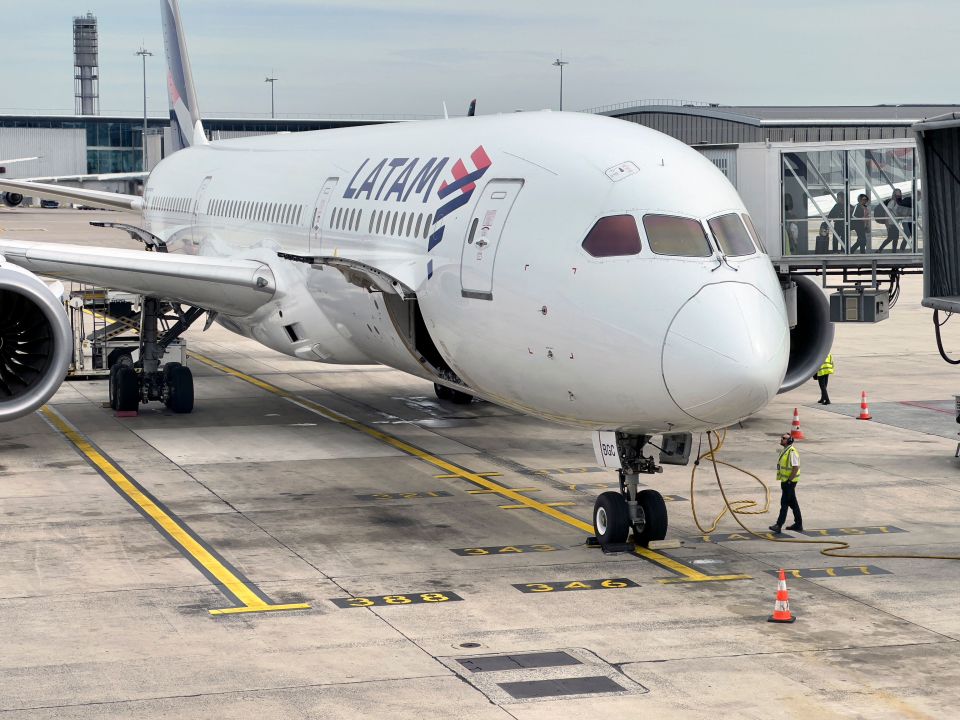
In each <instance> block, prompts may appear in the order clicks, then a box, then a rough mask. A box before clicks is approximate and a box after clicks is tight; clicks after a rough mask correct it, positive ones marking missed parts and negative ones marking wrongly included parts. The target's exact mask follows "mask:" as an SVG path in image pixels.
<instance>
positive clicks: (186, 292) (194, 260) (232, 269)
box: [0, 239, 276, 316]
mask: <svg viewBox="0 0 960 720" xmlns="http://www.w3.org/2000/svg"><path fill="white" fill-rule="evenodd" d="M0 255H2V256H4V257H5V258H6V259H7V260H8V261H9V262H11V263H13V264H14V265H18V266H20V267H22V268H24V269H26V270H30V271H31V272H34V273H37V274H38V275H45V276H47V277H53V278H58V279H60V280H72V281H74V282H82V283H89V284H91V285H96V286H97V287H105V288H109V289H111V290H123V291H125V292H132V293H137V294H139V295H149V296H151V297H159V298H163V299H165V300H172V301H179V302H183V303H187V304H190V305H196V306H197V307H201V308H204V309H206V310H213V311H216V312H220V313H223V314H224V315H232V316H243V315H249V314H250V313H252V312H254V311H255V310H257V309H259V308H260V307H262V306H263V305H264V304H266V303H267V302H269V301H270V300H271V298H272V297H273V294H274V292H275V291H276V281H275V279H274V276H273V272H272V271H271V270H270V268H269V266H267V265H266V264H264V263H262V262H259V261H257V260H244V259H237V258H212V257H197V256H194V255H173V254H166V253H156V252H146V251H143V250H120V249H117V248H105V247H89V246H84V245H67V244H59V243H33V242H25V241H20V240H4V239H0Z"/></svg>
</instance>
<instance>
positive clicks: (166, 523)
mask: <svg viewBox="0 0 960 720" xmlns="http://www.w3.org/2000/svg"><path fill="white" fill-rule="evenodd" d="M40 412H41V413H42V414H43V416H44V417H45V418H46V419H47V421H48V422H49V423H50V424H51V425H53V427H55V428H56V429H57V430H58V431H59V432H60V433H61V434H62V435H63V436H64V437H66V438H67V440H69V441H70V442H71V443H72V444H73V446H74V447H75V448H76V449H77V450H79V451H80V453H81V454H82V455H83V456H84V457H85V458H86V459H87V461H88V462H89V463H90V464H91V465H92V466H93V467H94V468H96V469H97V470H98V471H99V472H100V473H101V474H102V475H103V476H104V477H105V478H107V480H109V481H110V483H112V484H113V486H114V487H115V488H117V490H119V491H120V492H121V493H122V494H123V495H124V497H126V498H127V499H128V500H129V501H130V502H132V503H133V504H134V505H136V507H138V508H139V509H140V510H141V511H142V512H143V513H144V514H145V515H146V516H147V517H148V518H149V519H150V520H152V521H153V522H154V523H155V524H156V526H157V527H158V528H160V530H161V531H162V532H163V534H164V535H165V536H166V537H167V538H168V539H169V540H170V541H171V542H172V543H173V544H174V545H175V546H177V547H178V549H179V550H181V551H182V552H183V553H185V554H186V555H188V556H189V557H190V558H192V559H193V560H194V561H195V563H196V564H198V565H199V566H200V567H201V568H202V569H203V571H205V573H204V574H206V575H207V576H208V577H210V578H212V579H214V580H215V581H216V582H217V583H219V585H220V586H222V587H223V588H224V589H225V590H226V591H227V592H229V594H230V595H232V596H233V597H234V598H236V599H237V600H238V601H239V602H240V603H241V607H239V608H226V609H222V610H211V611H210V614H211V615H225V614H228V613H231V612H270V611H275V610H307V609H309V608H310V605H308V604H306V603H298V604H293V605H276V604H273V603H270V602H267V601H265V600H264V599H263V598H262V597H261V596H260V594H258V593H257V592H256V591H254V590H253V589H252V588H251V587H250V586H249V585H248V584H247V583H246V582H244V581H243V580H241V579H240V578H239V577H237V575H236V574H235V573H233V572H232V571H231V570H230V569H229V568H227V567H226V566H225V565H224V564H223V563H222V562H221V561H220V560H219V559H218V558H217V557H216V556H215V555H214V554H213V553H211V552H210V551H209V550H208V549H207V548H206V547H204V545H203V544H202V543H201V542H200V541H198V540H197V539H196V538H195V537H194V536H193V535H192V534H191V533H190V532H188V531H187V529H186V528H185V527H183V526H182V525H181V524H180V523H178V522H177V521H176V520H174V518H172V517H171V516H170V515H169V514H168V513H167V512H166V511H165V510H164V509H163V508H162V507H160V505H159V504H158V501H156V500H155V499H154V498H152V497H150V496H149V494H148V493H146V492H145V491H144V490H142V489H141V488H140V487H138V485H137V484H136V483H134V482H133V481H132V480H131V479H130V478H129V477H127V475H126V474H125V473H123V472H122V471H121V470H120V469H118V468H117V466H116V465H114V464H113V463H112V462H111V461H110V460H109V459H108V458H107V457H106V456H105V455H104V454H103V453H101V452H100V450H99V449H98V448H97V447H96V446H94V445H93V443H91V442H90V441H89V440H88V439H87V438H86V437H85V436H83V435H82V434H81V433H80V432H79V431H78V430H77V429H76V428H74V427H73V426H72V425H70V424H69V423H68V422H67V420H66V419H65V418H64V417H63V416H62V415H60V413H58V412H57V411H56V410H53V409H52V408H51V407H49V406H44V407H43V408H41V409H40Z"/></svg>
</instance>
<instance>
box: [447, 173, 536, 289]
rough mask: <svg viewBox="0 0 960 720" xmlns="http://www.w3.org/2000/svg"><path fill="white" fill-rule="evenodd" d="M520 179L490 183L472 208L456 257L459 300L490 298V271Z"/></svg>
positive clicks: (520, 184)
mask: <svg viewBox="0 0 960 720" xmlns="http://www.w3.org/2000/svg"><path fill="white" fill-rule="evenodd" d="M522 187H523V180H491V181H490V182H489V183H487V185H486V187H485V188H484V189H483V193H482V194H481V195H480V199H479V200H477V204H476V205H475V206H474V208H473V214H472V215H471V217H470V222H469V223H468V224H467V235H466V237H465V238H464V239H463V254H462V255H461V258H460V286H461V288H462V295H463V297H469V298H476V299H478V300H492V299H493V268H494V263H495V261H496V259H497V249H498V248H499V247H500V238H501V236H502V235H503V228H504V226H505V225H506V222H507V217H508V216H509V215H510V209H511V208H512V207H513V203H514V202H515V201H516V199H517V195H518V194H519V193H520V188H522Z"/></svg>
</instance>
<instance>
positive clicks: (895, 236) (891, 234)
mask: <svg viewBox="0 0 960 720" xmlns="http://www.w3.org/2000/svg"><path fill="white" fill-rule="evenodd" d="M899 239H900V228H898V227H897V224H896V223H895V222H894V221H893V220H887V239H886V240H884V241H883V242H882V243H880V247H879V248H878V249H877V252H878V253H881V252H883V249H884V248H885V247H886V246H887V244H888V243H893V247H891V248H890V252H896V251H897V240H899Z"/></svg>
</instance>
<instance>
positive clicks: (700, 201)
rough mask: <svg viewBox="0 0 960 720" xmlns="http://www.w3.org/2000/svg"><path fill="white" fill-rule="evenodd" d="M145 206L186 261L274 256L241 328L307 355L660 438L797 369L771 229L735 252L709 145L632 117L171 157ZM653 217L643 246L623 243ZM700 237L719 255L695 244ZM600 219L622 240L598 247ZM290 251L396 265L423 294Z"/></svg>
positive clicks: (266, 141) (445, 125)
mask: <svg viewBox="0 0 960 720" xmlns="http://www.w3.org/2000/svg"><path fill="white" fill-rule="evenodd" d="M144 202H145V210H144V216H145V223H146V225H147V229H149V230H150V231H151V232H153V233H154V234H156V235H157V236H159V237H161V238H163V239H165V240H166V241H167V244H168V248H169V250H170V251H171V252H182V253H191V254H198V255H226V256H236V257H245V258H252V259H258V260H261V261H263V262H266V263H268V264H269V265H270V267H271V269H272V270H273V272H274V275H275V276H276V277H277V286H278V290H277V293H276V294H275V295H274V297H273V299H272V300H271V301H270V302H269V303H267V304H266V305H265V306H264V307H263V308H261V309H259V310H258V311H256V312H255V313H253V314H251V315H249V316H244V317H221V318H220V320H221V322H222V323H223V324H224V325H225V326H226V327H229V328H231V329H233V330H235V331H237V332H240V333H242V334H244V335H247V336H249V337H251V338H254V339H256V340H258V341H260V342H262V343H263V344H265V345H267V346H269V347H271V348H273V349H275V350H278V351H280V352H283V353H287V354H290V355H293V356H297V357H301V358H305V359H311V360H316V361H320V362H328V363H348V364H363V363H381V364H385V365H389V366H391V367H394V368H397V369H399V370H402V371H405V372H408V373H412V374H415V375H418V376H420V377H423V378H425V379H429V380H432V381H434V382H440V383H442V384H450V386H451V387H456V386H457V384H458V383H462V384H463V385H466V386H467V387H468V388H469V390H470V391H471V392H473V393H474V394H476V395H478V396H480V397H483V398H486V399H489V400H492V401H494V402H497V403H500V404H502V405H505V406H508V407H512V408H515V409H517V410H520V411H522V412H526V413H530V414H534V415H537V416H540V417H544V418H548V419H551V420H554V421H557V422H562V423H565V424H570V425H577V426H582V427H588V428H593V429H611V430H612V429H618V430H628V431H632V432H645V433H656V432H668V431H674V432H677V431H686V430H694V431H695V430H702V429H705V428H714V427H720V426H724V425H727V424H730V423H733V422H736V421H737V420H739V419H742V418H744V417H746V416H748V415H750V414H752V413H754V412H755V411H756V410H758V409H759V408H761V407H763V406H764V405H765V404H766V403H767V402H769V400H770V399H771V398H772V397H773V395H774V394H775V393H776V392H777V389H778V388H779V386H780V383H781V381H782V379H783V376H784V373H785V370H786V366H787V359H788V354H789V328H788V326H787V315H786V310H785V307H784V301H783V295H782V291H781V288H780V284H779V281H778V279H777V277H776V274H775V272H774V270H773V267H772V265H771V263H770V260H769V258H768V257H766V256H765V255H763V254H762V253H761V252H760V251H759V250H757V246H758V243H756V241H755V238H754V242H753V245H752V246H751V248H752V249H751V250H750V251H748V252H743V250H742V248H741V251H740V252H739V253H731V252H730V251H729V248H727V251H722V250H721V244H720V238H719V237H718V236H717V232H718V231H717V229H718V227H719V225H717V223H716V219H717V218H719V217H721V216H722V217H724V218H725V222H727V223H728V225H727V227H730V225H729V223H731V222H732V223H736V222H740V223H741V226H740V227H741V230H740V231H738V232H740V233H741V234H748V233H749V232H752V228H749V229H747V227H748V220H746V218H745V216H746V209H745V208H744V206H743V203H742V201H741V200H740V198H739V196H738V195H737V193H736V191H735V190H734V188H733V187H732V186H731V185H730V183H729V182H728V181H727V179H726V178H725V177H724V176H723V175H722V174H721V173H720V172H719V171H718V170H717V169H716V168H715V167H714V166H713V165H712V164H711V163H710V162H709V161H707V160H706V159H704V158H703V157H702V156H701V155H700V154H699V153H697V152H696V151H694V150H692V149H690V148H689V147H687V146H685V145H683V144H681V143H679V142H677V141H675V140H673V139H671V138H668V137H666V136H664V135H662V134H660V133H657V132H654V131H652V130H648V129H646V128H643V127H640V126H636V125H633V124H630V123H625V122H622V121H619V120H612V119H608V118H602V117H597V116H592V115H585V114H574V113H549V112H543V113H517V114H514V115H506V116H485V117H476V118H467V119H457V120H449V121H443V120H440V121H431V122H421V123H410V124H400V125H390V126H375V127H367V128H356V129H348V130H329V131H320V132H311V133H299V134H283V135H273V136H264V137H256V138H247V139H243V140H233V141H224V142H215V143H212V144H210V145H205V146H195V147H191V148H188V149H185V150H183V151H180V152H178V153H176V154H174V155H173V156H171V157H170V158H168V159H167V160H165V161H164V162H162V163H161V164H160V165H159V166H158V167H157V168H156V169H155V170H154V172H153V173H152V175H151V176H150V178H149V181H148V183H147V187H146V191H145V198H144ZM624 217H626V218H627V219H626V220H624V219H623V218H624ZM605 218H620V220H616V221H612V222H610V223H608V224H605V223H606V221H604V219H605ZM631 218H632V223H633V225H634V226H635V232H636V234H637V236H638V245H635V246H633V245H631V244H630V242H631V241H630V240H629V238H628V239H627V240H623V238H620V237H616V236H615V235H616V233H619V232H626V233H627V234H629V233H630V232H634V231H632V230H631V229H630V226H631V221H630V219H631ZM663 218H667V220H663ZM677 219H680V221H682V222H680V221H678V220H677ZM710 220H714V221H715V222H714V223H713V224H711V223H710V222H709V221H710ZM691 221H692V224H691ZM745 223H746V224H745ZM697 227H699V229H700V230H701V231H702V234H703V242H704V243H705V246H704V247H705V249H704V250H703V251H702V252H701V251H699V250H695V251H692V252H689V253H687V252H685V251H684V249H683V248H684V247H687V246H685V245H684V242H688V241H689V242H692V243H693V245H691V246H690V247H693V246H697V243H699V242H700V241H699V240H698V239H696V238H692V239H691V237H692V236H690V232H691V228H693V234H694V235H696V228H697ZM597 228H600V230H604V232H608V231H609V232H613V233H614V235H612V236H610V237H607V238H598V236H599V235H602V234H603V232H600V230H598V231H597V232H596V233H593V240H592V241H591V243H593V244H588V245H589V247H588V248H585V247H584V244H585V239H587V238H588V236H589V235H591V231H592V230H596V229H597ZM611 228H612V230H611ZM609 232H608V235H609ZM684 233H686V236H685V235H684ZM674 240H676V243H675V245H676V248H679V249H680V250H679V252H678V251H677V249H676V248H674V249H673V250H670V251H671V252H674V253H677V254H664V252H663V250H664V248H668V249H669V248H671V247H673V245H672V244H671V243H674ZM593 241H596V243H594V242H593ZM604 243H606V245H605V244H604ZM618 243H619V244H618ZM598 247H599V248H600V250H599V251H598V250H597V248H598ZM697 247H699V246H697ZM657 249H659V250H660V252H657V251H656V250H657ZM278 253H283V254H285V255H288V256H299V257H300V258H301V259H306V258H310V257H312V258H321V257H322V258H339V259H343V260H344V261H345V262H350V263H356V264H358V267H366V268H374V269H376V270H377V271H379V272H380V273H382V274H383V275H384V276H386V277H388V278H390V279H394V280H396V281H397V282H398V283H399V284H400V285H401V286H403V287H406V288H409V289H411V290H412V291H413V292H414V293H415V298H412V297H410V296H409V295H407V296H405V297H406V299H402V298H401V297H400V296H392V295H390V294H389V293H382V292H370V290H369V284H367V287H364V283H363V282H359V283H358V282H357V278H356V274H354V275H353V276H351V273H350V272H345V271H343V270H342V268H338V267H336V266H335V264H334V265H331V264H327V265H324V264H322V263H317V262H314V263H313V264H311V263H310V262H302V261H298V260H296V259H282V258H281V257H280V256H279V255H278ZM361 274H362V272H361Z"/></svg>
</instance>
